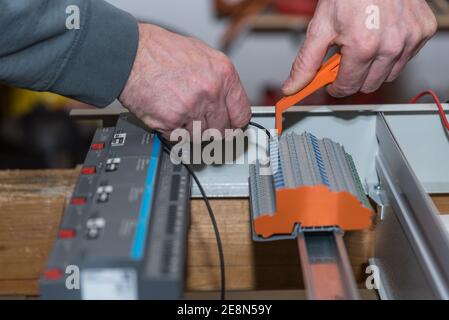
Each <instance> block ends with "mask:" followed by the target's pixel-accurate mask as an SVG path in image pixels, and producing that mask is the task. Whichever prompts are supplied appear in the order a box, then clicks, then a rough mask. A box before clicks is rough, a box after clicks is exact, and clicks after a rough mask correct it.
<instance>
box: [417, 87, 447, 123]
mask: <svg viewBox="0 0 449 320" xmlns="http://www.w3.org/2000/svg"><path fill="white" fill-rule="evenodd" d="M426 95H430V96H432V98H433V101H434V102H435V104H436V105H437V107H438V111H439V113H440V118H441V121H442V122H443V124H444V126H445V127H446V130H449V122H448V121H447V118H446V114H445V113H444V109H443V106H442V105H441V102H440V99H439V98H438V96H437V95H436V93H435V92H433V91H432V90H426V91H423V92H421V93H420V94H418V95H417V96H416V97H414V98H413V99H412V100H410V103H416V102H417V101H418V100H419V99H421V98H422V97H424V96H426Z"/></svg>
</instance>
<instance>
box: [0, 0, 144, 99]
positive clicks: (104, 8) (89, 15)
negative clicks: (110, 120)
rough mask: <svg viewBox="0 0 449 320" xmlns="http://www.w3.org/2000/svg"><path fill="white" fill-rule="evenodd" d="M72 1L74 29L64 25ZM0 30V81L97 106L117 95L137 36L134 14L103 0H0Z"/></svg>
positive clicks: (131, 60) (136, 41)
mask: <svg viewBox="0 0 449 320" xmlns="http://www.w3.org/2000/svg"><path fill="white" fill-rule="evenodd" d="M73 5H75V6H77V7H78V8H79V13H80V14H79V18H80V19H79V21H80V24H79V29H76V28H74V29H73V28H72V29H70V28H67V26H66V20H67V19H68V20H69V22H74V21H75V20H72V19H71V18H72V17H73V16H72V15H71V14H72V13H74V12H76V11H71V10H68V11H67V12H68V13H67V12H66V10H67V7H69V6H73ZM72 8H73V7H72ZM71 25H72V27H73V26H74V24H71ZM0 30H1V32H0V82H2V83H4V84H7V85H10V86H15V87H21V88H28V89H31V90H35V91H51V92H55V93H58V94H61V95H64V96H67V97H71V98H74V99H77V100H80V101H83V102H86V103H89V104H93V105H96V106H105V105H108V104H109V103H111V102H112V101H113V100H114V99H116V98H117V97H118V96H119V95H120V92H121V91H122V89H123V87H124V86H125V84H126V81H127V79H128V77H129V73H130V71H131V68H132V65H133V63H134V59H135V56H136V52H137V46H138V38H139V31H138V27H137V22H136V21H135V19H134V18H133V17H132V16H131V15H129V14H128V13H126V12H124V11H122V10H119V9H118V8H116V7H114V6H112V5H110V4H108V3H107V2H105V1H103V0H0Z"/></svg>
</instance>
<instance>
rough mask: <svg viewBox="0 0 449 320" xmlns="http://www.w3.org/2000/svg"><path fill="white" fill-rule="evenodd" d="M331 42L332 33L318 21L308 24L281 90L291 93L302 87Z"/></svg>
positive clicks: (310, 78) (309, 78)
mask: <svg viewBox="0 0 449 320" xmlns="http://www.w3.org/2000/svg"><path fill="white" fill-rule="evenodd" d="M331 42H332V33H331V32H329V29H328V28H327V27H326V26H325V25H324V26H323V25H322V24H320V23H319V21H317V22H314V21H312V22H311V23H310V24H309V27H308V30H307V35H306V39H305V41H304V44H303V46H302V47H301V49H300V50H299V53H298V55H297V56H296V58H295V61H294V62H293V65H292V69H291V72H290V76H289V77H288V79H287V80H286V81H285V82H284V85H283V86H282V91H283V93H284V94H285V95H292V94H295V93H296V92H298V91H299V90H301V89H302V88H304V87H305V86H306V85H308V84H309V83H310V81H312V79H313V78H314V77H315V75H316V73H317V71H318V69H319V68H320V67H321V64H322V62H323V59H324V57H325V56H326V53H327V50H328V48H329V46H330V44H331Z"/></svg>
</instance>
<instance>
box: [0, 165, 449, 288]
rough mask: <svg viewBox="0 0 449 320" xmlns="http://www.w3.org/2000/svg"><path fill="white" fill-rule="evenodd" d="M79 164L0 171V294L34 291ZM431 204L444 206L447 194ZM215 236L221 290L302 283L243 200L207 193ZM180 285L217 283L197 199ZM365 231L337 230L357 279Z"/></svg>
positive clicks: (288, 244) (208, 230)
mask: <svg viewBox="0 0 449 320" xmlns="http://www.w3.org/2000/svg"><path fill="white" fill-rule="evenodd" d="M78 173H79V170H77V169H73V170H38V171H0V296H37V295H38V294H39V288H38V278H39V275H40V273H41V272H42V270H43V268H44V265H45V261H46V259H47V256H48V254H49V251H50V249H51V246H52V243H53V240H54V238H55V235H56V229H57V226H58V224H59V221H60V218H61V215H62V213H63V210H64V206H65V203H66V201H67V199H69V197H70V195H71V192H72V189H73V186H74V184H75V182H76V178H77V175H78ZM434 200H435V203H436V204H437V206H438V207H439V209H440V210H441V211H443V212H445V213H447V212H449V198H448V197H436V198H434ZM212 206H213V208H214V211H215V214H216V216H217V221H218V225H219V228H220V231H221V236H222V240H223V246H224V253H225V260H226V282H227V289H228V290H291V289H301V288H303V284H302V278H301V273H300V266H299V261H298V254H297V249H296V244H295V242H294V241H279V242H269V243H254V242H252V241H251V238H250V227H249V211H248V210H249V208H248V201H247V199H226V200H213V201H212ZM191 213H192V215H191V216H192V217H191V225H190V231H189V236H188V254H187V267H186V272H187V276H186V290H187V291H190V292H198V291H210V290H217V289H218V286H219V264H218V256H217V249H216V243H215V237H214V234H213V231H212V227H211V224H210V220H209V217H208V215H207V211H206V209H205V206H204V204H203V202H202V200H193V201H192V204H191ZM373 235H374V233H373V232H372V231H371V230H367V231H361V232H352V233H347V234H346V235H345V242H346V245H347V249H348V253H349V256H350V258H351V262H352V266H353V269H354V271H355V274H356V276H357V280H358V282H359V283H360V284H363V283H364V281H365V276H364V270H365V267H366V263H367V260H368V258H369V257H370V256H371V255H372V249H373V248H372V243H373Z"/></svg>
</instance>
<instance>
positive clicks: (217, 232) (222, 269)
mask: <svg viewBox="0 0 449 320" xmlns="http://www.w3.org/2000/svg"><path fill="white" fill-rule="evenodd" d="M158 136H159V140H160V141H161V142H162V144H163V146H164V148H163V149H164V151H165V152H166V153H167V154H168V155H170V154H171V147H170V145H169V144H168V143H167V142H166V141H165V139H164V138H163V137H162V136H160V135H159V134H158ZM181 164H182V165H183V166H184V167H185V168H186V169H187V171H188V172H189V174H190V175H191V176H192V178H193V180H195V183H196V185H197V186H198V189H199V190H200V192H201V195H202V197H203V200H204V203H205V204H206V207H207V211H208V213H209V218H210V221H211V222H212V226H213V228H214V233H215V239H216V241H217V247H218V256H219V258H220V274H221V288H220V299H221V300H225V296H226V280H225V262H224V254H223V244H222V242H221V237H220V230H219V229H218V225H217V220H216V219H215V214H214V212H213V210H212V206H211V205H210V202H209V198H208V197H207V195H206V192H205V191H204V189H203V186H202V185H201V183H200V180H199V179H198V177H197V175H196V174H195V172H193V170H192V168H190V166H189V165H188V164H186V163H184V162H182V161H181Z"/></svg>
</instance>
